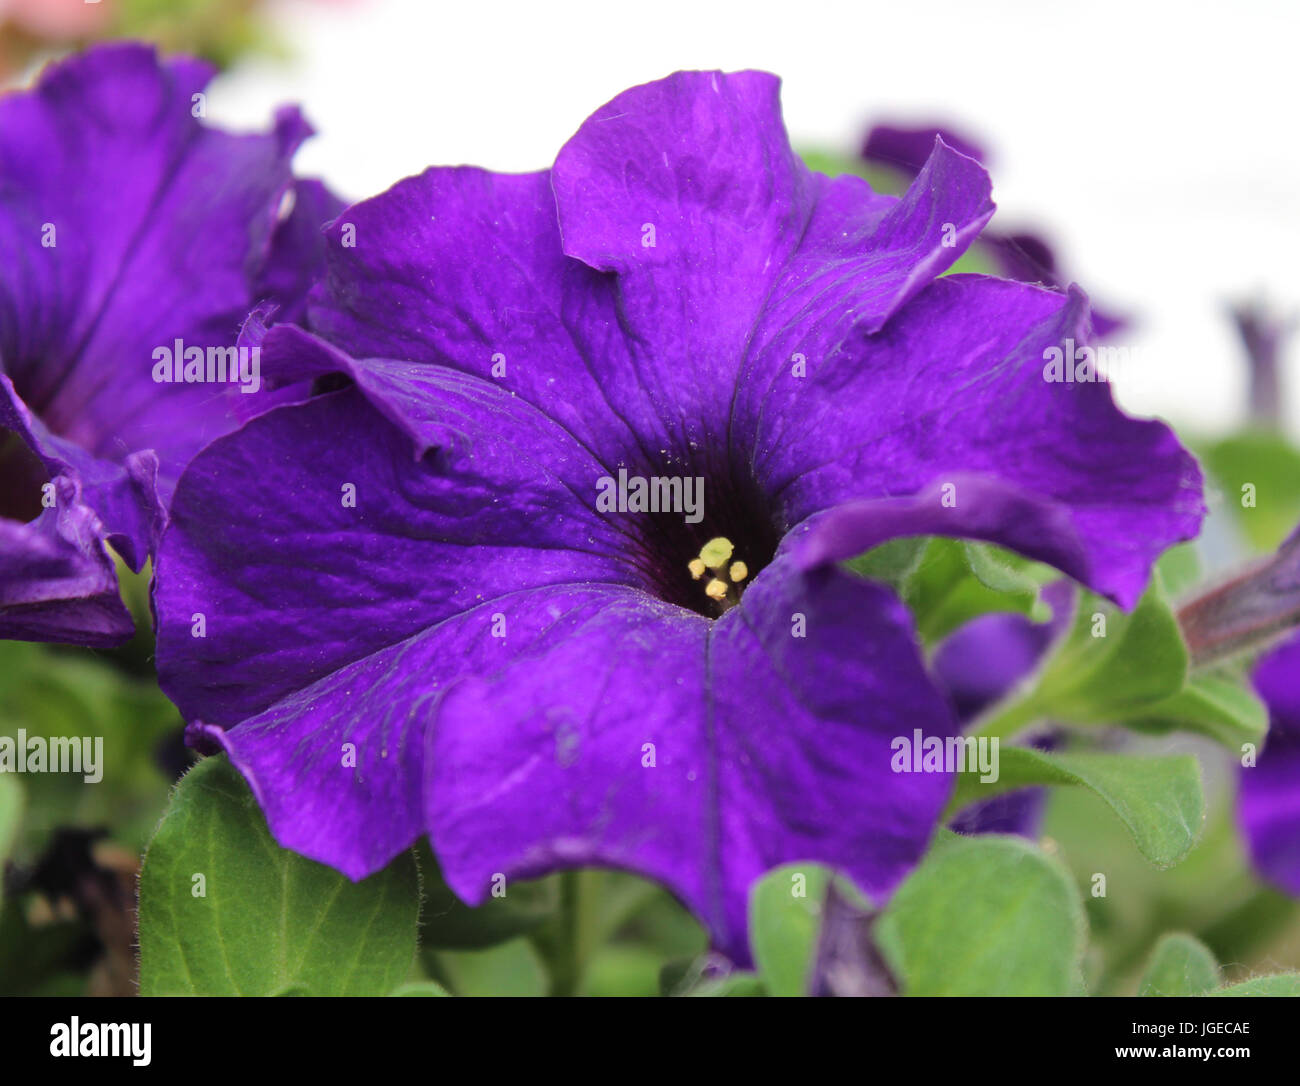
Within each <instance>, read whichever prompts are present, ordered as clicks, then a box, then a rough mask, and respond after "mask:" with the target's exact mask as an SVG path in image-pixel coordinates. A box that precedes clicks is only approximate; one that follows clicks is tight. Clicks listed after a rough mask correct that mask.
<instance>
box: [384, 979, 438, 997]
mask: <svg viewBox="0 0 1300 1086" xmlns="http://www.w3.org/2000/svg"><path fill="white" fill-rule="evenodd" d="M388 994H389V995H390V996H449V995H451V993H450V992H449V991H447V989H446V988H444V987H443V986H442V985H441V984H438V983H436V982H435V981H432V980H413V981H411V982H410V983H409V984H402V985H399V986H398V987H396V988H394V989H393V990H392V991H391V992H389V993H388Z"/></svg>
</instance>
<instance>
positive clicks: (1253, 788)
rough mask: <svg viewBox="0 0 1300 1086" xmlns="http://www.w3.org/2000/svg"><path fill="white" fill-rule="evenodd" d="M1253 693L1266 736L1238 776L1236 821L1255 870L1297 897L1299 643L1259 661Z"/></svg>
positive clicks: (1299, 881) (1299, 892)
mask: <svg viewBox="0 0 1300 1086" xmlns="http://www.w3.org/2000/svg"><path fill="white" fill-rule="evenodd" d="M1255 689H1256V690H1257V691H1258V693H1259V696H1260V697H1261V698H1263V700H1264V703H1265V704H1266V705H1267V706H1268V711H1269V731H1268V738H1267V740H1266V741H1265V745H1264V749H1263V751H1262V752H1261V753H1260V755H1259V760H1258V763H1257V764H1256V765H1254V766H1251V767H1249V768H1243V769H1242V770H1241V771H1240V793H1239V796H1238V800H1237V808H1238V817H1239V818H1240V819H1241V826H1242V830H1243V832H1244V833H1245V837H1246V843H1247V845H1248V847H1249V849H1250V855H1251V859H1252V860H1253V861H1254V864H1255V867H1256V868H1257V869H1258V870H1259V872H1260V873H1261V874H1262V875H1263V876H1264V878H1266V879H1267V880H1268V881H1269V882H1271V883H1274V884H1275V885H1277V886H1279V887H1281V888H1282V889H1283V890H1285V891H1287V892H1288V893H1290V894H1294V895H1297V896H1300V639H1294V638H1293V639H1292V640H1290V641H1288V642H1286V643H1285V644H1284V645H1282V646H1281V647H1280V648H1278V649H1275V650H1274V651H1272V652H1271V653H1269V654H1268V655H1267V656H1265V657H1264V659H1263V660H1262V661H1260V663H1259V665H1258V666H1257V667H1256V669H1255Z"/></svg>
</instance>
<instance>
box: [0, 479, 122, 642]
mask: <svg viewBox="0 0 1300 1086" xmlns="http://www.w3.org/2000/svg"><path fill="white" fill-rule="evenodd" d="M51 482H52V485H53V490H52V491H51V493H52V494H53V495H54V499H55V504H54V506H53V507H52V508H47V509H45V510H44V511H43V512H42V513H41V514H40V516H39V517H37V518H36V519H35V520H32V521H30V522H28V523H20V522H17V521H13V520H7V519H3V518H0V638H15V639H19V640H23V641H70V642H75V643H77V644H81V645H89V646H91V647H95V648H109V647H111V646H113V645H118V644H121V643H122V642H123V641H125V640H126V639H127V638H129V637H130V636H131V634H132V633H133V632H134V628H135V627H134V625H133V623H132V622H131V616H130V613H129V612H128V611H127V609H126V606H125V605H124V604H123V603H122V597H121V595H120V594H119V590H118V583H117V571H116V569H115V568H114V566H113V561H112V559H111V558H110V557H109V556H108V554H107V553H106V552H105V550H104V544H103V542H102V532H103V527H102V525H101V524H100V522H99V518H98V517H96V516H95V514H94V512H93V511H92V510H91V509H89V508H88V507H87V506H86V504H85V503H84V502H83V501H82V500H81V496H80V493H79V491H78V489H77V484H76V482H75V481H74V480H73V479H70V478H68V477H66V476H58V477H56V478H55V479H53V480H52V481H51Z"/></svg>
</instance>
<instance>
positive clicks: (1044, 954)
mask: <svg viewBox="0 0 1300 1086" xmlns="http://www.w3.org/2000/svg"><path fill="white" fill-rule="evenodd" d="M1085 937H1086V923H1085V920H1084V912H1083V905H1082V903H1081V901H1080V898H1079V893H1078V891H1077V889H1076V888H1075V886H1074V885H1073V884H1072V883H1071V881H1070V878H1069V876H1068V875H1067V874H1066V873H1065V870H1064V868H1062V866H1061V865H1060V864H1059V863H1058V862H1057V861H1056V860H1055V859H1052V858H1051V857H1049V856H1047V855H1046V854H1045V853H1043V852H1042V851H1041V850H1040V849H1038V848H1036V847H1035V846H1033V845H1032V844H1030V843H1029V842H1028V841H1025V840H1023V839H1022V838H1018V837H999V836H992V835H988V836H980V837H958V836H957V835H955V834H942V835H941V836H940V838H939V839H938V840H937V841H936V844H935V846H934V848H933V849H932V850H931V852H930V854H929V855H928V856H927V857H926V859H925V860H924V861H923V862H922V864H921V866H920V867H918V868H917V869H916V871H914V872H913V873H912V875H911V876H910V877H909V878H908V879H907V881H906V882H905V883H903V885H902V886H901V887H899V889H898V891H897V892H896V893H895V895H894V897H893V899H892V900H891V902H890V903H889V906H888V908H886V909H885V911H884V912H883V913H882V914H881V917H880V919H879V921H878V922H877V925H876V941H877V943H878V945H879V947H880V949H881V952H882V953H883V954H884V956H885V960H886V961H887V962H888V963H889V966H890V968H891V969H892V970H893V972H894V974H895V975H896V976H898V977H900V978H901V980H902V984H903V991H904V993H905V994H907V995H926V996H934V995H1001V996H1012V995H1058V996H1063V995H1071V994H1075V993H1077V992H1078V991H1079V990H1080V987H1081V984H1082V981H1081V963H1082V956H1083V949H1084V941H1085Z"/></svg>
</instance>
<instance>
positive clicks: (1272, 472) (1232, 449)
mask: <svg viewBox="0 0 1300 1086" xmlns="http://www.w3.org/2000/svg"><path fill="white" fill-rule="evenodd" d="M1199 452H1200V455H1201V459H1202V461H1203V462H1204V464H1205V466H1206V468H1207V469H1208V470H1209V474H1210V475H1211V476H1212V477H1213V478H1214V480H1215V481H1217V482H1218V484H1219V486H1221V487H1222V488H1223V497H1222V501H1223V508H1225V509H1227V510H1229V511H1230V512H1231V514H1232V517H1233V519H1234V520H1235V521H1236V523H1237V525H1238V526H1239V527H1240V528H1241V529H1242V531H1243V532H1244V533H1245V535H1246V537H1247V538H1248V539H1249V540H1250V542H1251V543H1252V544H1253V545H1254V546H1255V547H1256V548H1258V549H1259V550H1260V551H1272V550H1276V549H1277V546H1278V544H1279V543H1281V542H1282V540H1284V539H1285V538H1286V537H1287V536H1288V535H1289V534H1290V533H1291V529H1292V528H1294V527H1295V523H1296V521H1297V520H1300V450H1297V449H1296V448H1294V447H1293V446H1292V445H1291V444H1290V443H1289V442H1288V441H1287V440H1286V439H1285V438H1284V437H1282V436H1281V435H1280V434H1275V433H1270V432H1268V431H1266V430H1249V431H1245V432H1243V433H1240V434H1237V435H1235V436H1233V437H1229V438H1225V439H1224V440H1222V441H1219V442H1216V443H1215V444H1213V445H1209V446H1207V447H1205V448H1203V449H1200V450H1199ZM1247 487H1249V488H1253V490H1247V489H1244V488H1247ZM1243 500H1245V501H1246V502H1247V504H1243Z"/></svg>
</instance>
